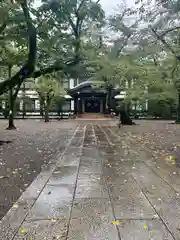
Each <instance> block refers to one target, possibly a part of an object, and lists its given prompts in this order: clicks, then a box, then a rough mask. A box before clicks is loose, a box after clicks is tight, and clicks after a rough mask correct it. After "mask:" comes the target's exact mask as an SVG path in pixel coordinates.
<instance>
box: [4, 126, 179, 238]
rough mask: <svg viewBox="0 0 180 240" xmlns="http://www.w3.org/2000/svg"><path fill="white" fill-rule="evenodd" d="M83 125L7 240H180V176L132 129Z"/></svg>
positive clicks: (35, 187)
mask: <svg viewBox="0 0 180 240" xmlns="http://www.w3.org/2000/svg"><path fill="white" fill-rule="evenodd" d="M119 131H121V129H120V130H118V128H117V127H115V126H110V123H104V122H101V123H98V122H95V123H92V124H87V122H81V123H79V125H78V126H77V128H76V130H75V131H74V134H73V135H72V137H71V139H69V142H68V143H67V146H66V148H65V149H64V152H62V153H61V155H60V156H59V158H58V159H56V161H55V160H54V161H51V164H48V165H47V166H46V167H44V168H43V170H42V172H41V173H40V174H39V175H38V176H37V178H36V179H35V180H34V182H33V183H32V184H31V185H30V186H29V187H28V189H27V190H26V191H25V192H24V193H23V194H22V196H21V197H20V199H19V200H18V201H17V203H15V204H14V205H13V207H12V208H11V210H10V211H9V212H8V213H7V214H6V215H5V217H4V218H3V219H2V221H1V223H0V239H2V240H24V239H25V240H45V239H46V240H55V239H60V240H120V239H121V240H141V239H142V240H149V239H153V240H173V239H176V240H179V239H180V195H179V194H180V176H179V170H178V168H177V166H176V165H175V164H169V163H168V164H169V165H168V164H166V163H165V162H162V161H161V162H159V161H158V159H156V158H155V157H152V155H151V154H149V153H148V151H147V149H146V148H145V145H144V144H142V143H141V141H140V140H141V139H139V138H140V137H139V138H138V137H136V138H135V137H134V136H133V134H132V132H133V130H132V132H128V131H127V132H126V131H124V130H122V132H121V134H119V133H120V132H119Z"/></svg>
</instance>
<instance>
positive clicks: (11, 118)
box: [6, 89, 16, 130]
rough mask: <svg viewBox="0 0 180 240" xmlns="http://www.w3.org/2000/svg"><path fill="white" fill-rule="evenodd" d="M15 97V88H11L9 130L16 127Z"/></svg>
mask: <svg viewBox="0 0 180 240" xmlns="http://www.w3.org/2000/svg"><path fill="white" fill-rule="evenodd" d="M15 100H16V99H15V98H14V97H13V90H12V89H10V92H9V125H8V127H7V128H6V129H7V130H13V129H16V127H15V125H14V108H15Z"/></svg>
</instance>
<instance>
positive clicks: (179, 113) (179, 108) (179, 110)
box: [176, 90, 180, 123]
mask: <svg viewBox="0 0 180 240" xmlns="http://www.w3.org/2000/svg"><path fill="white" fill-rule="evenodd" d="M176 123H180V90H178V106H177V116H176Z"/></svg>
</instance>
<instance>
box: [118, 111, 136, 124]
mask: <svg viewBox="0 0 180 240" xmlns="http://www.w3.org/2000/svg"><path fill="white" fill-rule="evenodd" d="M120 120H121V124H122V125H134V124H135V123H134V122H133V121H132V120H131V119H130V117H129V115H128V113H127V111H126V110H125V109H124V110H121V111H120Z"/></svg>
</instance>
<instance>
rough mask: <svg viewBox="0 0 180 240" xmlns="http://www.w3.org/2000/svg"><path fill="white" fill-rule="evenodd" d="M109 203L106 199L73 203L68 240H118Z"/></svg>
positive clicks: (83, 200)
mask: <svg viewBox="0 0 180 240" xmlns="http://www.w3.org/2000/svg"><path fill="white" fill-rule="evenodd" d="M113 220H114V217H113V212H112V208H111V203H110V201H109V200H107V199H76V200H75V201H74V203H73V208H72V215H71V221H70V226H69V233H68V240H85V239H87V240H90V239H92V240H95V239H98V240H104V239H112V240H119V237H118V231H117V229H116V226H114V225H113V224H112V221H113Z"/></svg>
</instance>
